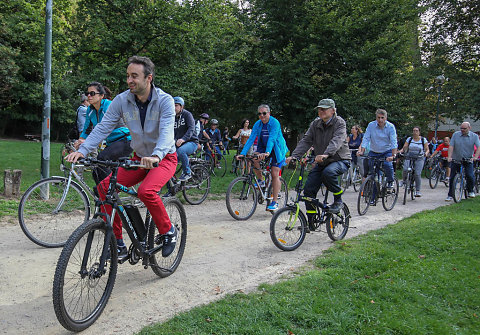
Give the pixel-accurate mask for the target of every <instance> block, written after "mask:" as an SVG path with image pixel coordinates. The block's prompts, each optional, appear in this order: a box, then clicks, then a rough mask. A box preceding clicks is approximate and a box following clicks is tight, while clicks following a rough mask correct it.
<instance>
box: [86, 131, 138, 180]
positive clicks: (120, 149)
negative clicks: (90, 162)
mask: <svg viewBox="0 0 480 335" xmlns="http://www.w3.org/2000/svg"><path fill="white" fill-rule="evenodd" d="M132 151H133V149H132V148H131V147H130V141H128V140H127V139H126V138H122V139H120V140H118V141H115V142H112V143H110V144H109V145H108V146H107V147H106V148H105V149H103V151H102V152H100V153H99V154H98V156H97V159H99V160H117V159H119V158H121V157H129V156H130V154H131V153H132ZM111 172H112V171H110V169H108V168H105V167H96V168H95V169H93V171H92V175H93V180H95V184H97V185H98V184H99V183H100V182H101V181H102V180H104V179H105V178H107V176H108V175H109V174H110V173H111Z"/></svg>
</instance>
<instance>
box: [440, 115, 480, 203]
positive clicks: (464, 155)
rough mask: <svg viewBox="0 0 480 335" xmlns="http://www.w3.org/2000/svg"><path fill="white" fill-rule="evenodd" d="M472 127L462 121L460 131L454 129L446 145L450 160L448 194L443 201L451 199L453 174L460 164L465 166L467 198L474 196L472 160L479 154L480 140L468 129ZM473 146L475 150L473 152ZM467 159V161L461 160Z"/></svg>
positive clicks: (453, 189) (453, 188) (453, 186)
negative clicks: (448, 144) (447, 145)
mask: <svg viewBox="0 0 480 335" xmlns="http://www.w3.org/2000/svg"><path fill="white" fill-rule="evenodd" d="M471 128H472V127H471V126H470V123H469V122H463V123H462V124H461V125H460V131H456V132H454V133H453V135H452V139H451V140H450V146H449V147H448V158H447V160H448V161H449V162H450V181H451V182H450V185H449V187H448V196H447V198H446V199H445V201H452V200H453V194H454V193H455V185H454V183H453V181H454V179H455V175H456V174H457V173H458V172H460V166H461V165H463V167H464V168H465V177H466V179H467V192H468V197H469V198H475V192H474V191H473V187H474V184H475V175H474V172H473V162H472V157H473V160H477V159H478V156H479V155H480V140H479V138H478V135H477V134H475V133H474V132H472V131H470V129H471ZM474 146H476V147H477V150H476V151H475V153H474ZM464 159H467V160H468V161H464V162H462V160H464Z"/></svg>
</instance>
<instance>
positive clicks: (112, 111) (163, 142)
mask: <svg viewBox="0 0 480 335" xmlns="http://www.w3.org/2000/svg"><path fill="white" fill-rule="evenodd" d="M121 119H123V121H124V122H125V124H126V126H127V127H128V129H129V130H130V134H131V136H132V142H131V144H130V145H131V147H132V148H133V150H134V151H135V153H136V154H137V155H138V156H139V157H150V156H153V155H156V156H158V157H159V158H160V160H162V159H163V158H164V157H165V156H166V155H167V154H169V153H170V154H171V153H174V152H175V140H174V135H173V133H174V130H173V129H174V127H173V126H174V123H175V105H174V103H173V98H172V96H171V95H169V94H167V93H165V92H164V91H162V90H161V89H159V88H156V87H155V86H153V85H152V100H151V101H150V103H149V104H148V108H147V115H146V117H145V124H144V126H143V128H142V124H141V122H140V112H139V111H138V107H137V104H136V103H135V95H134V94H133V93H131V92H130V90H127V91H125V92H123V93H121V94H119V95H117V96H116V97H115V99H113V101H112V103H111V104H110V106H109V107H108V110H107V112H106V113H105V116H104V117H103V119H102V121H101V122H100V123H99V124H98V125H97V126H96V127H95V128H94V129H93V131H92V132H91V133H90V135H89V136H88V138H87V139H86V141H85V142H84V143H83V144H82V145H81V146H80V148H79V149H78V151H79V152H80V153H82V154H83V155H84V156H87V154H88V153H89V152H91V151H92V150H93V149H95V148H96V147H97V146H98V144H99V143H100V142H101V141H102V140H103V139H105V138H106V137H107V136H108V135H109V134H110V133H111V132H112V130H113V129H115V128H116V126H117V124H118V122H119V121H120V120H121Z"/></svg>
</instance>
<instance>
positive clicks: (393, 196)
mask: <svg viewBox="0 0 480 335" xmlns="http://www.w3.org/2000/svg"><path fill="white" fill-rule="evenodd" d="M381 192H382V205H383V208H384V209H385V210H386V211H391V210H392V209H393V207H395V204H396V203H397V199H398V180H397V178H396V177H394V178H393V188H392V190H390V191H389V190H387V189H386V185H382V191H381Z"/></svg>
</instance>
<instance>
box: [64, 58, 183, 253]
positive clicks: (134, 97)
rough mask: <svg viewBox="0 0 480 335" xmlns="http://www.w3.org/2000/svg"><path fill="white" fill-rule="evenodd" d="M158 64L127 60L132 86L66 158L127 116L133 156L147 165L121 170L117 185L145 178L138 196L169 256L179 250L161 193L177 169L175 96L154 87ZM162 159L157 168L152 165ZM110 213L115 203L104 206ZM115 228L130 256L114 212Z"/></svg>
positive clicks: (81, 153) (81, 152)
mask: <svg viewBox="0 0 480 335" xmlns="http://www.w3.org/2000/svg"><path fill="white" fill-rule="evenodd" d="M154 70H155V66H154V64H153V63H152V61H151V60H150V59H149V58H147V57H140V56H133V57H130V58H129V59H128V67H127V84H128V88H129V89H128V90H127V91H125V92H123V93H121V94H119V95H117V96H116V97H115V99H113V101H112V103H111V104H110V106H109V108H108V110H107V112H106V113H105V116H104V117H103V119H102V121H101V122H100V123H99V124H98V125H97V126H96V127H95V128H94V129H93V131H92V132H91V133H90V135H89V136H88V138H87V139H86V141H85V142H84V143H83V144H82V145H81V146H80V147H79V149H78V151H76V152H73V153H71V154H69V155H68V156H67V160H68V161H69V162H73V163H74V162H76V161H77V160H78V159H79V158H83V157H86V156H87V154H88V153H89V152H90V151H92V150H93V149H94V148H96V147H97V145H98V144H99V143H100V142H101V141H102V140H103V139H105V138H106V137H107V136H108V134H110V133H111V132H112V130H113V129H115V128H116V127H117V124H118V121H119V120H120V119H123V121H124V122H125V124H126V126H127V127H128V129H129V130H130V134H131V136H132V141H131V146H132V148H133V150H134V160H140V161H141V164H143V165H145V166H146V168H145V169H140V170H125V169H122V168H120V169H119V171H118V175H117V181H118V183H120V184H122V185H124V186H127V187H129V186H133V185H136V184H138V183H139V182H141V181H142V184H141V185H140V187H139V188H138V197H139V198H140V200H142V202H143V203H144V204H145V205H146V206H147V208H148V210H149V211H150V213H151V215H152V218H153V220H154V222H155V224H156V225H157V228H158V231H159V233H160V234H162V235H163V240H164V243H163V249H162V256H163V257H168V256H169V255H170V254H171V253H172V252H173V250H174V249H175V244H176V241H177V230H176V229H175V226H173V225H172V224H171V222H170V218H169V217H168V214H167V212H166V210H165V206H164V205H163V202H162V199H161V198H160V197H159V195H158V191H160V189H161V188H162V187H163V185H165V184H166V183H167V181H168V180H169V179H170V178H171V177H172V176H173V174H174V173H175V168H176V166H177V155H176V153H175V140H174V122H175V105H174V102H173V98H172V96H171V95H169V94H167V93H165V92H163V91H162V90H161V89H159V88H157V87H155V86H154V85H153V77H154ZM156 163H158V167H154V164H156ZM109 180H110V176H109V177H107V178H106V179H104V180H103V181H102V182H101V183H100V184H99V185H98V193H99V195H100V199H102V200H104V199H105V194H106V191H107V189H108V184H109ZM105 207H107V208H106V211H107V213H111V211H112V209H111V206H105ZM113 232H114V234H115V237H116V239H117V245H118V254H119V257H123V256H125V255H126V254H127V247H126V246H125V243H124V242H123V238H122V223H121V220H120V218H119V217H118V215H115V218H114V224H113Z"/></svg>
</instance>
